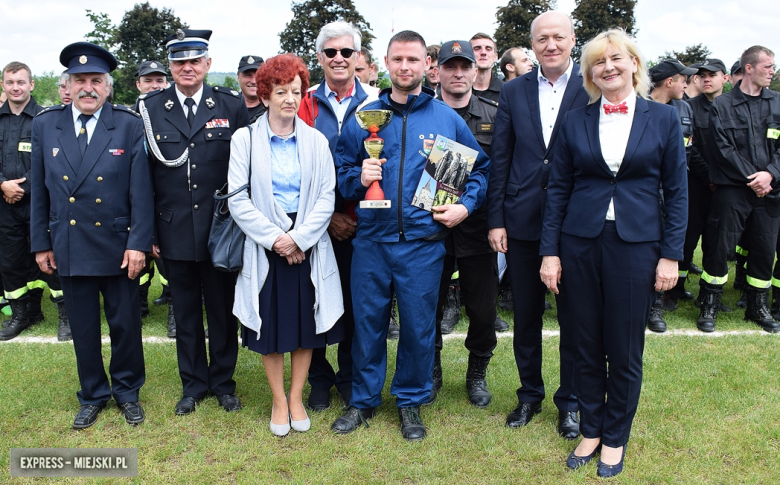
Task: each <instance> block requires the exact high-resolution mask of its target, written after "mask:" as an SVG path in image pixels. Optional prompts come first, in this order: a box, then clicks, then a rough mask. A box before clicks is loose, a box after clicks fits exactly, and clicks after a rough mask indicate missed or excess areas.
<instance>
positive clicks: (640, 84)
mask: <svg viewBox="0 0 780 485" xmlns="http://www.w3.org/2000/svg"><path fill="white" fill-rule="evenodd" d="M609 45H612V46H613V47H615V48H616V49H618V50H619V51H622V52H624V53H626V54H628V55H629V56H631V57H633V58H635V59H636V64H637V69H636V72H635V73H634V90H635V91H636V92H637V94H638V95H640V96H642V97H643V98H646V97H647V96H648V94H647V93H648V92H649V91H650V78H649V77H648V75H647V65H646V64H645V60H644V57H643V56H642V53H641V52H639V47H637V45H636V41H635V40H634V38H633V37H631V36H630V35H628V34H627V33H626V31H625V30H623V29H610V30H607V31H605V32H602V33H600V34H599V35H597V36H596V37H594V38H592V39H591V40H589V41H588V43H587V44H585V46H584V47H583V48H582V57H581V58H580V66H581V72H582V81H583V85H584V86H585V91H587V92H588V96H589V97H590V104H593V103H595V102H597V101H598V100H599V99H601V89H599V87H598V86H596V84H595V83H594V82H593V72H592V71H593V65H594V64H595V63H596V61H598V60H599V59H602V58H603V57H604V53H605V52H606V51H607V46H609Z"/></svg>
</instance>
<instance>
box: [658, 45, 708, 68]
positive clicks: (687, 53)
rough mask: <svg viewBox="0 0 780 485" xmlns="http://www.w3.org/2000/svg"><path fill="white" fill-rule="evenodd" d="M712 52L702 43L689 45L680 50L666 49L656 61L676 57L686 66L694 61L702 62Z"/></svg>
mask: <svg viewBox="0 0 780 485" xmlns="http://www.w3.org/2000/svg"><path fill="white" fill-rule="evenodd" d="M711 55H712V52H711V51H710V50H709V49H708V48H707V46H706V45H704V44H696V45H689V46H688V47H686V48H685V50H684V51H682V52H677V51H666V52H664V55H663V56H661V57H659V58H658V62H661V61H663V60H664V59H677V60H678V61H680V62H682V63H683V64H685V65H686V66H690V65H691V64H693V63H696V62H702V61H703V60H705V59H706V58H708V57H710V56H711Z"/></svg>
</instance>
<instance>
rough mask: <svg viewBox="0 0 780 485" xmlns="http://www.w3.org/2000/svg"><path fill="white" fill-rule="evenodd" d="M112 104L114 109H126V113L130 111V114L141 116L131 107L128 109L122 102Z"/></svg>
mask: <svg viewBox="0 0 780 485" xmlns="http://www.w3.org/2000/svg"><path fill="white" fill-rule="evenodd" d="M112 106H113V107H114V109H116V110H119V111H126V112H128V113H130V114H132V115H135V117H136V118H140V117H141V115H139V114H138V112H136V111H135V110H133V109H130V108H128V107H127V106H125V105H123V104H114V105H112Z"/></svg>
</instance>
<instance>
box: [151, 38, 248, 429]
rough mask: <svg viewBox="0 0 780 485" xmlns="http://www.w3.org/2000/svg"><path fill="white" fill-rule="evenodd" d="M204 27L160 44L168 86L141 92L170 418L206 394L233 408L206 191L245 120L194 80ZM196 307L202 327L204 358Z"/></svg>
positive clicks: (238, 108)
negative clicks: (171, 358)
mask: <svg viewBox="0 0 780 485" xmlns="http://www.w3.org/2000/svg"><path fill="white" fill-rule="evenodd" d="M210 37H211V31H210V30H191V29H183V30H182V29H179V30H177V31H176V33H174V34H172V35H170V36H169V37H167V38H166V39H165V40H164V41H163V42H162V43H163V44H164V45H165V47H166V48H167V49H168V60H169V61H170V69H171V75H172V76H173V81H174V85H173V86H171V87H169V88H168V89H164V90H162V91H153V92H151V93H148V94H146V95H141V96H140V99H139V102H138V108H139V110H140V112H141V116H142V117H143V119H144V125H145V130H146V142H147V147H148V150H149V159H150V162H151V165H152V179H153V181H154V196H155V200H154V203H155V211H154V212H155V217H156V221H157V239H156V242H157V246H156V248H155V249H156V251H155V252H156V254H155V256H158V255H162V258H163V262H164V264H165V269H166V271H167V272H168V280H169V281H170V284H171V293H172V295H173V301H175V302H176V305H175V306H174V314H175V316H176V351H177V354H178V359H179V375H180V376H181V381H182V386H183V396H182V398H181V399H180V400H179V402H178V403H177V404H176V408H175V412H176V414H177V415H185V414H190V413H192V412H194V411H195V405H196V404H197V403H198V402H199V401H200V400H202V399H203V398H204V397H206V394H207V393H208V392H209V391H211V393H212V394H214V395H216V396H217V400H218V401H219V404H220V406H222V407H223V408H224V409H225V410H226V411H235V410H238V409H240V408H241V402H240V401H239V399H238V398H237V397H236V396H235V390H236V382H235V381H234V380H233V372H234V371H235V368H236V358H237V356H238V339H237V338H236V334H237V332H238V324H237V321H236V318H235V317H234V316H233V311H232V308H233V296H234V291H235V282H236V275H235V273H228V272H223V271H219V270H217V269H216V268H214V266H213V265H212V264H211V256H210V255H209V250H208V237H209V230H210V229H211V221H212V217H213V211H214V197H213V195H214V192H216V191H217V190H219V189H220V188H222V186H223V185H224V184H225V183H226V182H227V171H228V161H229V160H230V138H231V135H232V134H233V132H235V131H236V130H237V129H238V128H241V127H243V126H246V125H247V124H248V123H249V115H248V113H247V110H246V105H245V104H244V102H243V101H242V100H241V95H240V93H239V92H238V91H234V90H230V89H227V88H224V87H213V88H212V87H211V86H209V85H207V84H205V83H204V82H203V80H204V79H205V77H206V74H207V73H208V71H209V67H210V66H211V59H209V57H208V41H209V38H210ZM203 301H205V304H206V317H207V318H208V325H209V338H210V345H209V349H208V356H207V355H206V334H205V332H204V329H203Z"/></svg>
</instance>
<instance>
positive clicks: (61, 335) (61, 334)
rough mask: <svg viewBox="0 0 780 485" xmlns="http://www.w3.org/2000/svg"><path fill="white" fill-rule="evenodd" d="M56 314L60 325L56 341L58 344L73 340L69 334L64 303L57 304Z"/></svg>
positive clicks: (68, 321) (68, 323)
mask: <svg viewBox="0 0 780 485" xmlns="http://www.w3.org/2000/svg"><path fill="white" fill-rule="evenodd" d="M57 313H58V314H59V317H60V323H59V325H58V327H57V340H59V341H60V342H67V341H68V340H73V335H72V334H71V332H70V320H68V312H67V310H65V302H64V301H58V302H57Z"/></svg>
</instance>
